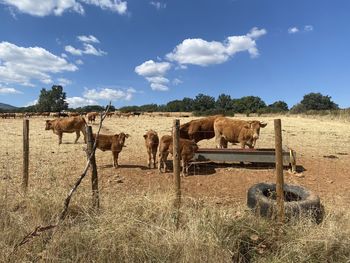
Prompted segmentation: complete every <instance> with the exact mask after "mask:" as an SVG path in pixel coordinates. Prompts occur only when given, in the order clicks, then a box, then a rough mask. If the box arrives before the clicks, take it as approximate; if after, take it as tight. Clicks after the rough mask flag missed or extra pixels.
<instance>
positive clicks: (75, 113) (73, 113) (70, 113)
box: [68, 112, 80, 117]
mask: <svg viewBox="0 0 350 263" xmlns="http://www.w3.org/2000/svg"><path fill="white" fill-rule="evenodd" d="M68 115H69V117H76V116H80V114H79V112H69V113H68Z"/></svg>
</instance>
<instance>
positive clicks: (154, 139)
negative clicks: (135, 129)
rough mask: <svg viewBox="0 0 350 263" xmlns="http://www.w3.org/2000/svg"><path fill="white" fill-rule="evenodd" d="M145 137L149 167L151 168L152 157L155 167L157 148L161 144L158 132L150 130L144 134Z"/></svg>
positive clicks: (154, 166)
mask: <svg viewBox="0 0 350 263" xmlns="http://www.w3.org/2000/svg"><path fill="white" fill-rule="evenodd" d="M143 138H145V145H146V148H147V153H148V162H147V164H148V168H151V163H152V157H153V168H156V157H157V149H158V145H159V137H158V134H157V132H155V131H154V130H149V131H148V132H147V133H146V134H144V135H143Z"/></svg>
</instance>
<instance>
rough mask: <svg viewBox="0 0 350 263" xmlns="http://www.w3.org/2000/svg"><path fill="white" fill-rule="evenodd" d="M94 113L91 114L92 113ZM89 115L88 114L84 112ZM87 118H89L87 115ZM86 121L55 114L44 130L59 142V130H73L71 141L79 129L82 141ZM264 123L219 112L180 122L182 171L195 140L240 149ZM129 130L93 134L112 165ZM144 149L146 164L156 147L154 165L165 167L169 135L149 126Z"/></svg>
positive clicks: (252, 140) (252, 143) (170, 149)
mask: <svg viewBox="0 0 350 263" xmlns="http://www.w3.org/2000/svg"><path fill="white" fill-rule="evenodd" d="M96 116H97V115H95V117H96ZM88 118H89V116H88ZM88 120H89V121H90V119H88ZM86 125H87V124H86V121H85V119H84V117H81V116H75V117H69V118H59V119H54V120H47V121H46V127H45V130H52V131H53V133H54V134H56V135H58V143H59V144H61V143H62V136H63V133H73V132H75V133H76V139H75V143H76V142H77V141H78V139H79V137H80V132H82V133H83V135H84V141H85V143H86V131H85V128H86ZM266 125H267V124H266V123H263V122H260V121H255V120H254V121H245V120H239V119H231V118H227V117H224V116H221V115H215V116H209V117H206V118H200V119H195V120H192V121H190V122H187V123H185V124H182V125H181V126H180V140H179V148H180V149H179V151H180V159H181V163H182V175H186V174H187V173H188V163H189V161H190V160H191V159H192V158H193V157H194V155H195V153H196V151H197V150H198V145H197V143H198V142H199V141H201V140H203V139H211V138H214V137H215V143H216V147H217V148H227V146H228V143H232V144H237V143H238V144H239V145H240V147H241V148H242V149H244V148H245V146H248V147H249V148H254V147H255V144H256V141H257V140H258V139H259V135H260V128H264V127H266ZM128 137H129V134H127V133H124V132H121V133H119V134H114V135H106V134H99V136H98V137H97V136H96V134H93V138H94V139H95V140H97V142H96V146H97V148H98V149H100V150H102V151H111V152H112V155H113V166H114V167H115V168H117V167H118V156H119V153H120V152H121V151H122V149H123V147H124V144H125V140H126V139H127V138H128ZM143 137H144V141H145V146H146V149H147V154H148V159H147V164H148V167H149V168H151V167H152V166H153V168H156V167H157V165H156V163H157V151H158V169H159V171H160V172H163V171H164V172H166V171H167V157H168V155H169V153H170V154H173V138H172V136H171V135H164V136H162V137H161V138H160V139H159V137H158V134H157V132H156V131H154V130H149V131H147V133H145V134H144V135H143Z"/></svg>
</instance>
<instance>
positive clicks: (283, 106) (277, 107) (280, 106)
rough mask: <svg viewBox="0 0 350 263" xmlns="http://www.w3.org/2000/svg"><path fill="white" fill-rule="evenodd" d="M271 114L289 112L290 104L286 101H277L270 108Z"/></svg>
mask: <svg viewBox="0 0 350 263" xmlns="http://www.w3.org/2000/svg"><path fill="white" fill-rule="evenodd" d="M268 110H269V111H270V112H283V111H288V104H287V103H285V102H284V101H281V100H279V101H276V102H274V103H272V104H270V105H269V106H268Z"/></svg>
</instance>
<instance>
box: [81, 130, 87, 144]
mask: <svg viewBox="0 0 350 263" xmlns="http://www.w3.org/2000/svg"><path fill="white" fill-rule="evenodd" d="M81 132H82V133H83V136H84V142H85V143H87V141H86V129H85V126H84V127H83V129H82V130H81Z"/></svg>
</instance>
